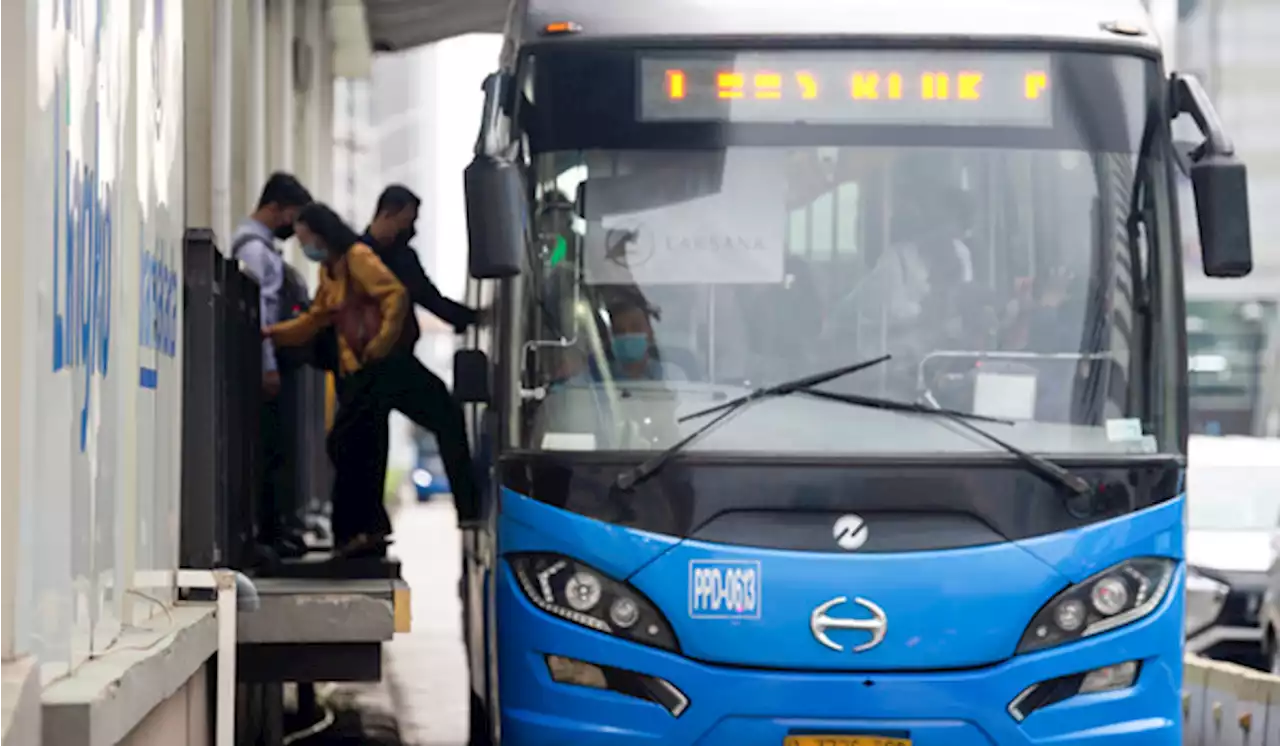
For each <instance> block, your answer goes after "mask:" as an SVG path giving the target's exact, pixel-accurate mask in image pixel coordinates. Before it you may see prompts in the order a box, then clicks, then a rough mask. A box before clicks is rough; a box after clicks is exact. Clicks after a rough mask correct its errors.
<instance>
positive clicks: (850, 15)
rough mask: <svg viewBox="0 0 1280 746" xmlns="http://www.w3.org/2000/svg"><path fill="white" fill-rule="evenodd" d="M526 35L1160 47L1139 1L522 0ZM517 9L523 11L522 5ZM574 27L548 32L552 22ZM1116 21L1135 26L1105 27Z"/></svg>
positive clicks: (527, 39)
mask: <svg viewBox="0 0 1280 746" xmlns="http://www.w3.org/2000/svg"><path fill="white" fill-rule="evenodd" d="M521 5H523V6H524V7H525V9H526V11H525V12H526V13H527V14H528V16H527V23H526V24H524V25H523V33H522V36H523V38H522V39H521V42H522V43H524V44H532V43H537V42H540V41H552V40H555V41H561V42H571V41H578V40H582V41H587V40H601V39H608V40H615V39H616V40H626V39H637V40H639V39H662V38H672V39H677V38H682V37H683V38H687V37H700V38H716V37H720V38H734V39H741V38H749V37H757V36H770V37H787V38H800V39H803V38H806V37H810V38H815V39H818V38H824V37H825V38H831V37H861V38H873V39H876V40H877V41H883V40H885V39H892V38H893V37H902V38H904V39H909V38H919V37H928V38H939V39H947V40H953V41H973V42H977V43H982V42H992V41H1004V40H1018V41H1028V42H1049V43H1072V42H1074V43H1080V44H1092V45H1108V46H1117V47H1121V48H1128V49H1131V50H1135V49H1136V50H1145V51H1147V52H1148V53H1149V52H1151V51H1154V50H1156V49H1158V48H1159V41H1158V39H1157V36H1156V31H1155V29H1154V27H1153V26H1152V21H1151V18H1150V16H1149V14H1148V13H1147V11H1146V9H1145V7H1144V5H1143V3H1142V1H1141V0H965V2H956V0H642V1H628V0H524V2H517V3H515V4H514V7H515V8H519V7H520V6H521ZM516 12H519V11H518V10H517V11H516ZM566 22H567V23H574V24H577V26H578V27H579V28H580V30H579V31H578V32H576V33H573V34H563V35H559V36H547V35H544V34H543V30H544V29H545V28H546V27H547V26H548V25H549V24H553V23H566ZM1112 24H1120V25H1122V26H1124V27H1127V28H1129V29H1135V30H1137V31H1138V32H1139V33H1137V34H1124V33H1117V32H1115V31H1109V30H1107V28H1104V27H1106V26H1108V25H1112Z"/></svg>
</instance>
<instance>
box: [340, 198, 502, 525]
mask: <svg viewBox="0 0 1280 746" xmlns="http://www.w3.org/2000/svg"><path fill="white" fill-rule="evenodd" d="M421 204H422V200H420V199H419V198H418V196H417V195H416V194H414V193H413V192H412V191H410V190H409V189H408V188H407V187H404V186H401V185H399V184H395V185H392V186H389V187H387V189H386V190H385V191H383V193H382V195H381V196H380V197H379V198H378V204H377V207H376V208H375V210H374V216H373V220H372V221H371V222H370V223H369V227H368V228H367V229H366V230H365V234H364V236H363V238H362V240H363V241H364V242H365V243H366V244H368V246H369V247H370V248H372V249H373V250H374V251H375V252H376V253H377V254H378V257H379V258H380V259H382V263H383V264H385V265H387V269H389V270H391V271H392V273H394V274H395V276H396V277H397V278H398V279H399V280H400V283H401V284H402V285H404V286H405V289H407V290H408V291H409V297H410V298H411V299H412V300H413V303H414V305H416V306H422V307H423V308H425V309H426V310H427V311H430V312H431V313H432V314H434V315H436V316H438V317H440V318H441V319H442V320H444V321H445V322H446V323H448V324H450V325H451V326H453V328H454V330H455V331H456V332H457V333H458V334H461V333H462V332H463V331H465V330H466V329H467V327H469V326H471V325H472V324H474V323H475V322H476V317H477V312H476V311H475V310H473V309H471V308H468V307H467V306H465V305H463V304H461V303H458V302H457V301H454V300H451V299H449V298H446V297H445V296H444V295H443V294H442V293H441V292H440V289H439V288H437V287H436V286H435V283H433V282H431V280H430V279H429V278H428V277H427V275H426V272H424V271H423V269H422V264H421V263H420V262H419V261H418V254H417V252H416V251H414V250H413V247H412V246H410V245H409V241H410V240H411V239H412V238H413V236H414V233H415V231H414V223H415V222H417V219H418V208H419V206H420V205H421ZM404 323H405V324H412V325H413V328H412V330H411V331H409V333H406V334H404V335H402V336H401V339H402V340H405V342H406V343H405V344H404V345H403V346H404V347H405V349H398V350H396V352H394V353H393V354H392V355H391V356H390V357H389V358H388V359H387V360H386V361H384V364H383V365H382V366H381V367H383V368H384V372H383V373H382V375H387V376H391V377H393V378H394V383H395V385H394V386H393V387H392V388H393V389H394V391H395V397H394V401H393V408H394V409H397V410H399V411H400V412H401V414H403V415H404V416H406V417H408V418H409V419H410V420H412V421H413V422H414V423H416V424H417V425H419V426H420V427H424V428H426V429H428V430H430V431H432V432H433V433H435V436H436V441H437V442H438V443H439V445H440V457H441V460H443V461H444V467H445V472H446V474H447V476H448V477H449V484H450V486H451V487H452V489H453V499H454V504H455V505H456V506H457V509H458V520H459V523H461V524H462V525H469V524H472V523H474V522H475V521H476V520H477V519H478V518H479V507H480V493H479V490H478V487H477V485H476V475H475V470H474V467H473V466H472V462H471V450H470V448H469V446H468V443H467V433H466V424H465V422H464V420H463V416H462V406H461V405H460V404H459V403H458V401H457V400H456V399H454V398H453V394H451V393H450V392H449V389H448V387H446V386H445V384H444V381H441V380H440V378H439V377H438V376H436V375H435V374H434V373H432V372H431V371H430V370H428V369H427V367H426V366H425V365H423V364H422V362H421V361H420V360H418V358H417V356H416V355H414V352H413V348H412V343H413V341H416V340H417V339H418V335H419V330H418V320H417V318H416V317H415V315H414V314H413V313H410V314H409V315H408V316H407V317H405V322H404ZM388 414H389V413H388ZM384 421H385V420H384ZM388 437H389V433H388V432H387V431H386V430H385V429H384V431H383V434H382V439H383V443H384V447H383V449H382V463H383V471H384V472H385V469H386V457H387V456H386V454H387V447H386V445H385V443H386V441H387V439H388Z"/></svg>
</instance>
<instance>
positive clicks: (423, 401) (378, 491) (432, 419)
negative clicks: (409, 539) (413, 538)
mask: <svg viewBox="0 0 1280 746" xmlns="http://www.w3.org/2000/svg"><path fill="white" fill-rule="evenodd" d="M393 409H394V410H399V411H400V412H401V413H402V414H403V415H405V416H406V417H408V418H409V419H410V420H412V421H413V422H414V423H415V424H417V425H419V426H421V427H424V428H426V429H428V430H430V431H432V432H433V433H435V436H436V441H437V442H438V443H439V445H440V457H441V460H443V461H444V465H445V473H446V475H447V476H448V478H449V483H450V486H451V488H452V490H453V494H454V501H455V502H456V504H457V507H458V515H459V518H461V519H463V520H467V519H472V518H475V517H476V516H477V513H478V506H479V492H478V490H477V488H476V480H475V470H474V467H473V466H472V462H471V450H470V448H469V447H468V445H467V434H466V426H465V423H464V420H463V417H462V407H461V405H459V404H458V402H457V400H456V399H454V398H453V395H452V394H451V393H450V392H449V389H448V387H446V386H445V385H444V382H443V381H441V380H440V379H439V378H438V377H437V376H436V375H435V374H434V373H432V372H431V371H430V370H428V369H427V368H426V366H424V365H423V364H422V363H421V362H420V361H419V360H418V359H417V358H416V357H414V356H413V355H412V354H409V353H394V354H393V355H392V356H391V357H388V358H387V359H385V360H381V361H379V362H377V363H373V364H371V365H369V366H368V367H366V368H364V369H363V370H361V371H359V372H357V373H355V374H353V375H351V376H348V377H347V378H346V379H345V380H343V381H342V385H341V386H340V387H338V411H337V413H336V414H335V416H334V421H333V428H332V429H331V430H330V432H329V442H328V448H329V459H330V460H331V461H332V462H333V466H334V471H335V476H334V488H333V532H334V539H335V541H336V542H337V543H338V544H341V543H342V542H344V541H346V540H349V539H351V538H353V537H354V536H356V535H357V534H361V533H388V532H389V531H390V525H391V524H390V521H389V519H388V518H387V512H386V509H385V507H384V506H383V502H382V498H383V488H384V486H385V482H386V471H387V440H388V437H389V435H388V427H387V418H388V417H389V416H390V414H391V410H393Z"/></svg>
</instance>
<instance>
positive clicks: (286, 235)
mask: <svg viewBox="0 0 1280 746" xmlns="http://www.w3.org/2000/svg"><path fill="white" fill-rule="evenodd" d="M272 233H274V234H276V238H278V239H280V240H281V241H288V240H289V239H291V238H293V223H285V224H284V225H282V226H280V227H279V228H276V229H275V230H274V231H272Z"/></svg>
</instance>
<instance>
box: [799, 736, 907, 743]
mask: <svg viewBox="0 0 1280 746" xmlns="http://www.w3.org/2000/svg"><path fill="white" fill-rule="evenodd" d="M782 746H911V739H910V738H897V737H892V736H858V735H815V736H787V737H786V738H785V739H783V741H782Z"/></svg>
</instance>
